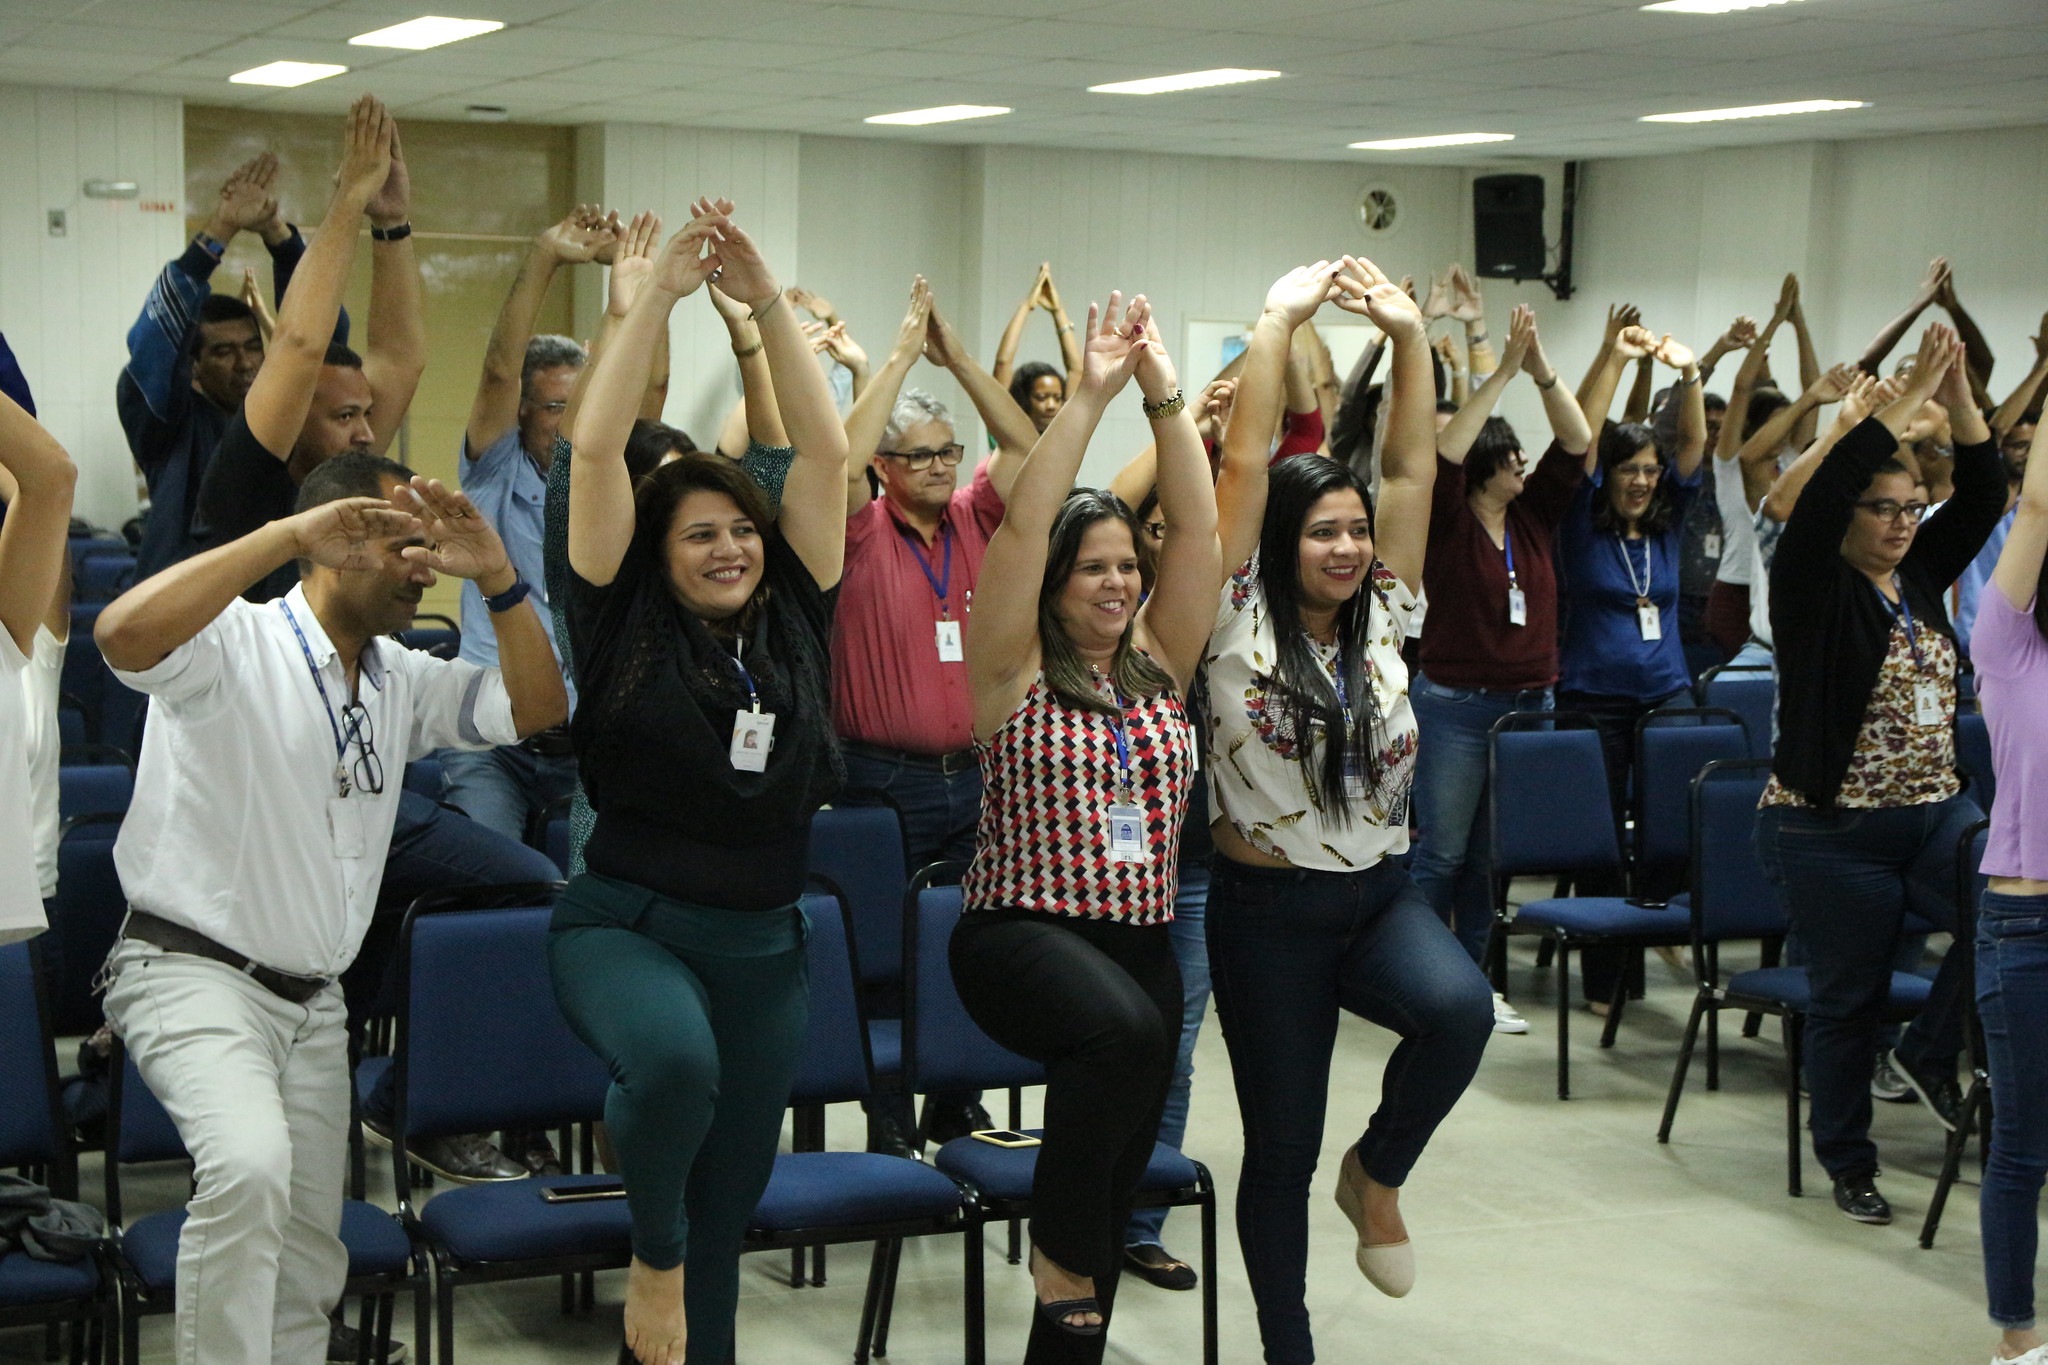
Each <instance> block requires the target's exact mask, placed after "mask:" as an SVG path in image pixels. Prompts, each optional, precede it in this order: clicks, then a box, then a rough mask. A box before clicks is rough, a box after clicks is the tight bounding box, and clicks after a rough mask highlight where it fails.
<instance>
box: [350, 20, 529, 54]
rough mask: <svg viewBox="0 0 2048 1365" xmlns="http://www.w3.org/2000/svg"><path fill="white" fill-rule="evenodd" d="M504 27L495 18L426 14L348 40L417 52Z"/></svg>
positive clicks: (362, 44) (366, 45) (359, 44)
mask: <svg viewBox="0 0 2048 1365" xmlns="http://www.w3.org/2000/svg"><path fill="white" fill-rule="evenodd" d="M503 27H505V26H504V25H503V24H501V23H499V22H498V21H497V20H496V19H448V18H444V17H442V16H441V15H438V14H429V15H426V16H424V17H422V18H419V19H408V20H406V21H405V22H404V23H402V24H393V25H392V26H391V27H389V28H380V29H377V30H375V31H374V32H370V33H358V34H357V35H356V36H355V37H353V38H351V39H349V42H350V43H352V44H354V45H355V46H356V47H409V48H412V49H414V50H415V51H418V50H420V49H424V48H429V47H439V46H441V44H443V43H454V42H460V41H461V40H462V39H464V38H474V37H476V36H477V35H479V34H483V33H496V32H497V31H498V30H499V29H501V28H503Z"/></svg>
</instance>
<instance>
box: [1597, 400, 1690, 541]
mask: <svg viewBox="0 0 2048 1365" xmlns="http://www.w3.org/2000/svg"><path fill="white" fill-rule="evenodd" d="M1641 450H1650V451H1654V452H1655V453H1656V456H1657V467H1658V468H1659V469H1660V470H1661V471H1662V472H1661V473H1660V474H1658V476H1657V486H1656V487H1655V488H1653V489H1651V490H1650V501H1649V505H1648V506H1646V507H1644V508H1643V514H1642V516H1640V517H1638V518H1637V519H1636V529H1637V530H1638V531H1641V532H1642V533H1643V534H1644V535H1645V536H1655V535H1662V534H1663V533H1664V532H1665V530H1667V529H1668V528H1669V527H1670V525H1671V520H1672V518H1673V517H1675V516H1677V515H1678V496H1677V494H1675V493H1673V492H1672V491H1671V461H1670V460H1669V459H1668V458H1667V457H1666V456H1665V454H1664V450H1663V448H1662V447H1661V446H1659V445H1658V444H1657V433H1656V432H1654V431H1652V430H1651V429H1650V428H1649V427H1647V426H1645V425H1643V424H1642V423H1641V422H1609V423H1608V424H1607V425H1606V426H1604V427H1602V428H1601V429H1600V455H1599V459H1600V496H1599V497H1597V498H1594V499H1593V529H1594V530H1596V531H1599V532H1602V533H1603V534H1604V533H1605V532H1608V531H1613V532H1615V533H1617V534H1626V533H1627V531H1628V524H1627V523H1626V522H1624V521H1623V520H1622V517H1621V514H1620V513H1619V512H1617V511H1615V510H1614V467H1615V466H1616V465H1618V464H1621V463H1622V462H1624V461H1626V460H1632V459H1634V458H1635V457H1636V453H1637V452H1638V451H1641Z"/></svg>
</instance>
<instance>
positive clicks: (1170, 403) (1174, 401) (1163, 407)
mask: <svg viewBox="0 0 2048 1365" xmlns="http://www.w3.org/2000/svg"><path fill="white" fill-rule="evenodd" d="M1187 405H1188V400H1187V399H1186V397H1184V396H1183V395H1182V393H1181V391H1180V390H1179V389H1175V390H1174V391H1173V397H1171V398H1169V399H1167V400H1166V401H1165V402H1163V403H1147V402H1145V401H1144V400H1143V399H1140V400H1139V402H1138V406H1139V407H1141V408H1143V409H1144V410H1145V415H1146V416H1147V417H1149V418H1151V419H1152V420H1153V421H1155V422H1162V421H1165V420H1166V419H1167V418H1169V417H1174V416H1178V415H1179V413H1180V411H1181V409H1183V408H1185V407H1186V406H1187Z"/></svg>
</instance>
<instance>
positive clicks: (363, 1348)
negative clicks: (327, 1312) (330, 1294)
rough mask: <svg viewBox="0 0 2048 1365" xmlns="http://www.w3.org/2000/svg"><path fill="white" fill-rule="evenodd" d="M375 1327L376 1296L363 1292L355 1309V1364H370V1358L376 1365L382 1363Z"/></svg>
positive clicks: (381, 1364)
mask: <svg viewBox="0 0 2048 1365" xmlns="http://www.w3.org/2000/svg"><path fill="white" fill-rule="evenodd" d="M336 1311H337V1312H339V1311H340V1310H339V1309H337V1310H336ZM343 1320H344V1321H345V1320H346V1319H345V1318H344V1319H343ZM376 1329H377V1302H376V1298H375V1296H374V1295H370V1294H365V1295H363V1301H362V1305H361V1306H360V1307H359V1308H358V1309H357V1311H356V1365H370V1361H371V1360H372V1359H374V1360H376V1361H377V1365H384V1354H385V1353H384V1352H382V1351H379V1350H377V1349H376V1337H375V1335H374V1333H375V1332H376Z"/></svg>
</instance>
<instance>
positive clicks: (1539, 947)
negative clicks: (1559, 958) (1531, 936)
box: [1536, 938, 1557, 972]
mask: <svg viewBox="0 0 2048 1365" xmlns="http://www.w3.org/2000/svg"><path fill="white" fill-rule="evenodd" d="M1556 955H1557V944H1556V942H1554V941H1553V940H1551V939H1549V938H1540V939H1538V940H1536V970H1537V971H1539V972H1540V971H1542V970H1543V969H1544V968H1545V967H1548V966H1549V965H1550V963H1551V960H1552V959H1553V958H1554V957H1556Z"/></svg>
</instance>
